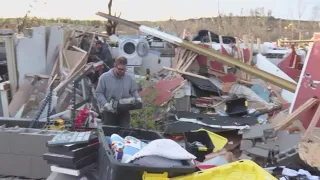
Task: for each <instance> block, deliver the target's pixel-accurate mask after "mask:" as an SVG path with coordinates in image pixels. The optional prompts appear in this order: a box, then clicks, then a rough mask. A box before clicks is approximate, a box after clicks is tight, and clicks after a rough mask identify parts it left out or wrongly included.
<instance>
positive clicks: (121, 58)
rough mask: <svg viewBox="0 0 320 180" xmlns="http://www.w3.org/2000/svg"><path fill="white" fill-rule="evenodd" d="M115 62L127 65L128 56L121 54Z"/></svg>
mask: <svg viewBox="0 0 320 180" xmlns="http://www.w3.org/2000/svg"><path fill="white" fill-rule="evenodd" d="M114 63H115V64H117V65H127V64H128V60H127V58H125V57H123V56H119V57H117V58H116V59H115V61H114Z"/></svg>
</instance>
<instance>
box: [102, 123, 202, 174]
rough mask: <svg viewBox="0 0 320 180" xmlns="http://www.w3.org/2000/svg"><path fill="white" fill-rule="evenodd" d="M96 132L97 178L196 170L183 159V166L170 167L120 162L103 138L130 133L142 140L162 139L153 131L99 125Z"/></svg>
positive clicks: (182, 172) (178, 172)
mask: <svg viewBox="0 0 320 180" xmlns="http://www.w3.org/2000/svg"><path fill="white" fill-rule="evenodd" d="M98 134H99V141H100V148H99V180H126V179H130V180H141V179H142V175H143V173H144V172H149V173H164V172H166V173H167V174H168V176H169V177H175V176H180V175H185V174H190V173H193V172H195V171H197V168H196V166H195V165H193V164H192V163H191V162H189V161H184V162H183V163H184V166H177V167H171V168H167V167H165V168H156V167H145V166H139V165H136V164H130V163H121V162H119V161H117V160H116V159H115V158H114V156H113V154H112V151H111V149H110V148H109V145H108V143H107V142H106V138H105V137H106V136H111V135H112V134H119V135H121V136H123V137H125V136H129V135H130V136H133V137H135V138H138V139H140V140H144V141H152V140H155V139H162V138H163V137H162V136H161V135H160V134H159V133H157V132H155V131H148V130H141V129H129V128H121V127H115V126H101V125H99V126H98Z"/></svg>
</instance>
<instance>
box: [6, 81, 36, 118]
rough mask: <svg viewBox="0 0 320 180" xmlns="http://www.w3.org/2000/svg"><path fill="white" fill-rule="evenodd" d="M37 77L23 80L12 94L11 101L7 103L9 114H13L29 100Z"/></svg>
mask: <svg viewBox="0 0 320 180" xmlns="http://www.w3.org/2000/svg"><path fill="white" fill-rule="evenodd" d="M38 80H39V78H37V77H35V78H34V79H33V80H32V81H31V82H29V81H28V80H25V81H24V82H23V83H22V84H21V86H20V88H19V90H18V91H17V92H16V94H15V95H14V96H13V98H12V101H11V103H10V104H9V114H10V116H15V115H16V113H17V112H18V111H19V110H20V108H21V107H22V106H23V105H24V104H25V103H26V102H27V101H28V100H29V97H30V96H31V94H32V93H33V91H34V89H35V86H34V85H35V84H36V82H37V81H38Z"/></svg>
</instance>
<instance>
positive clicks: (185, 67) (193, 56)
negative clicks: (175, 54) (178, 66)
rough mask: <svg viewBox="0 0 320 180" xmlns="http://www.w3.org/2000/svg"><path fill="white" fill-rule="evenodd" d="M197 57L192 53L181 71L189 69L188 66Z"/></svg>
mask: <svg viewBox="0 0 320 180" xmlns="http://www.w3.org/2000/svg"><path fill="white" fill-rule="evenodd" d="M197 56H198V54H196V53H193V54H192V55H191V56H190V58H189V60H188V62H187V63H186V65H185V66H184V67H182V71H186V70H187V69H188V68H189V66H190V65H191V64H192V63H193V62H194V60H195V59H196V58H197Z"/></svg>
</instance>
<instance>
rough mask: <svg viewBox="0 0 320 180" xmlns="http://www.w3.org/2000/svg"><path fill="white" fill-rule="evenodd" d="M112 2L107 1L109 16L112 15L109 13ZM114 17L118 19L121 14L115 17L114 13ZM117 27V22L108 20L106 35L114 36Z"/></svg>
mask: <svg viewBox="0 0 320 180" xmlns="http://www.w3.org/2000/svg"><path fill="white" fill-rule="evenodd" d="M112 1H113V0H109V4H108V10H109V15H112V11H111V8H112ZM114 16H116V17H120V16H121V12H120V14H119V15H118V16H117V14H116V13H114ZM117 26H118V23H117V22H114V21H111V20H108V22H107V24H106V31H107V34H108V35H109V36H111V35H113V34H115V33H116V29H117Z"/></svg>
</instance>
